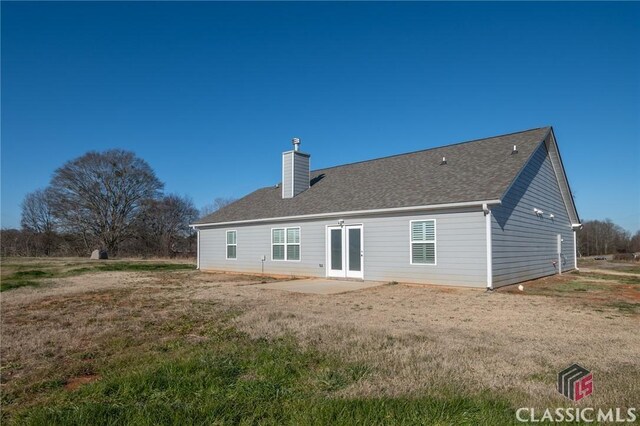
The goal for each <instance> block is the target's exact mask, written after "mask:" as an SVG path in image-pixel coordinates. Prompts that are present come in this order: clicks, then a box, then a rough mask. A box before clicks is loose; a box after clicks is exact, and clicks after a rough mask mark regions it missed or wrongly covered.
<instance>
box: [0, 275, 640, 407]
mask: <svg viewBox="0 0 640 426" xmlns="http://www.w3.org/2000/svg"><path fill="white" fill-rule="evenodd" d="M576 279H584V277H576V276H570V275H565V276H563V277H562V278H552V279H546V280H543V281H540V282H539V283H537V284H536V283H529V284H527V289H526V290H525V292H522V293H521V292H517V291H515V292H514V290H513V289H507V290H502V291H497V292H494V293H491V294H489V293H485V292H484V291H481V290H474V289H459V288H456V289H452V288H438V287H424V288H419V287H410V286H405V285H402V284H400V285H387V286H382V287H377V288H372V289H367V290H363V291H358V292H352V293H346V294H339V295H312V294H297V293H288V292H282V291H277V290H268V289H264V288H261V286H260V278H258V277H249V276H242V275H229V274H210V273H207V274H204V273H198V272H191V271H185V272H154V273H140V272H136V273H131V272H109V273H106V272H105V273H96V274H90V275H82V276H77V277H69V278H64V279H56V280H50V281H49V282H48V283H47V284H45V285H42V286H40V287H37V288H19V289H15V290H11V291H7V292H4V293H2V296H1V297H2V312H1V320H2V342H1V345H0V356H1V359H2V388H3V391H10V393H12V394H14V395H16V394H19V395H22V396H19V398H23V401H21V402H20V405H22V406H24V404H27V405H28V404H30V403H33V402H34V401H37V399H38V398H39V395H40V393H38V392H37V391H34V390H33V388H34V387H39V386H42V384H43V383H46V381H48V380H49V381H50V380H58V381H63V382H64V383H66V384H67V386H72V387H73V386H77V385H81V384H82V383H80V384H76V383H77V382H78V381H79V380H80V379H78V377H90V378H91V379H83V380H86V381H91V380H99V377H96V376H95V374H96V370H97V369H96V366H97V365H98V364H99V365H102V366H104V365H108V364H109V362H115V361H114V360H118V357H119V356H121V355H120V354H122V353H125V352H126V351H123V350H122V349H123V348H128V349H129V353H131V348H135V347H139V348H140V352H141V353H142V352H145V351H144V347H145V346H154V347H156V346H158V345H162V344H163V341H169V340H170V339H171V338H174V337H176V336H182V337H185V338H188V339H194V340H198V339H201V338H203V337H202V335H203V333H201V332H200V330H202V329H204V328H206V327H207V324H208V322H209V321H210V320H211V319H212V318H215V317H219V316H221V315H227V314H228V313H229V312H234V313H235V317H234V319H233V323H234V324H235V325H236V327H237V328H239V329H240V330H242V331H245V332H246V333H248V334H249V335H250V336H252V337H256V338H263V337H267V338H274V337H280V336H293V337H294V338H295V339H296V340H297V341H298V342H300V345H302V346H305V347H312V348H315V349H318V350H320V351H325V352H327V353H331V354H333V355H334V356H336V357H337V358H338V359H342V360H344V361H345V362H357V363H361V364H362V365H363V366H364V368H365V369H366V371H367V374H366V375H365V376H364V378H363V379H362V380H358V381H356V382H355V383H353V384H352V385H350V386H349V387H347V388H345V389H343V390H342V391H341V392H342V394H343V395H345V396H373V395H390V396H391V395H393V396H398V395H419V394H428V395H435V396H443V392H449V391H451V389H452V388H455V389H457V392H460V393H462V394H474V393H478V392H485V391H488V392H490V393H492V394H496V395H499V396H501V397H505V398H506V399H508V400H509V401H510V402H511V404H512V405H513V406H514V407H518V406H522V405H524V406H534V407H548V406H558V405H567V403H568V401H567V400H564V399H563V397H561V396H559V395H558V394H557V392H556V391H555V378H556V373H557V372H558V371H560V370H561V369H563V368H564V367H566V366H568V365H570V364H571V363H574V362H577V363H580V364H582V365H583V366H585V367H586V368H588V369H590V370H591V371H593V373H594V380H595V389H596V390H595V392H594V394H593V395H592V396H591V397H590V398H586V399H585V400H583V404H587V405H595V406H603V407H616V406H621V407H628V406H636V407H637V406H638V402H639V400H638V395H640V334H639V333H638V325H639V319H640V317H639V316H638V315H637V314H634V313H633V312H629V311H624V310H621V309H619V308H617V307H616V306H613V305H610V304H608V303H606V300H605V301H604V302H603V301H602V300H599V299H597V298H595V299H594V298H589V297H587V296H588V294H589V292H588V291H587V292H577V293H575V294H571V293H569V294H565V293H559V295H560V296H561V297H557V296H558V295H554V294H552V292H551V291H550V290H549V291H548V292H547V293H544V291H542V292H539V294H534V293H535V291H533V287H535V285H539V286H542V287H544V286H548V287H551V288H552V287H553V286H554V285H569V284H568V283H570V282H571V280H576ZM610 281H612V282H615V278H612V279H611V280H610ZM612 285H613V284H612ZM621 285H626V284H621ZM637 288H638V286H637V285H636V287H635V290H629V292H628V294H629V295H630V296H629V297H632V296H633V295H635V294H636V293H634V291H635V292H637V291H638V290H637ZM621 294H622V296H620V295H617V296H616V297H625V296H624V293H621ZM616 300H617V299H616ZM629 301H630V302H629V303H631V302H633V300H632V299H629ZM114 342H115V343H114ZM134 353H135V349H134ZM81 381H82V380H80V382H81ZM20 389H24V392H22V393H20V392H17V393H16V391H17V390H20ZM444 396H445V397H446V396H447V395H444Z"/></svg>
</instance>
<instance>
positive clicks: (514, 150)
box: [511, 145, 518, 155]
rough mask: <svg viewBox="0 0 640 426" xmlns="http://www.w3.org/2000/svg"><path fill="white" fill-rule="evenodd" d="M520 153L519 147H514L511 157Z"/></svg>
mask: <svg viewBox="0 0 640 426" xmlns="http://www.w3.org/2000/svg"><path fill="white" fill-rule="evenodd" d="M517 153H518V147H517V146H515V145H514V146H513V151H511V155H513V154H517Z"/></svg>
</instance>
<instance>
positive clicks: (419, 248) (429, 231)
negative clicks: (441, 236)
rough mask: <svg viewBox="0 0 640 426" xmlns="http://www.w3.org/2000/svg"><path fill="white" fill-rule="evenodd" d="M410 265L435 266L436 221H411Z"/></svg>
mask: <svg viewBox="0 0 640 426" xmlns="http://www.w3.org/2000/svg"><path fill="white" fill-rule="evenodd" d="M411 264H412V265H435V264H436V221H435V220H433V219H432V220H414V221H411Z"/></svg>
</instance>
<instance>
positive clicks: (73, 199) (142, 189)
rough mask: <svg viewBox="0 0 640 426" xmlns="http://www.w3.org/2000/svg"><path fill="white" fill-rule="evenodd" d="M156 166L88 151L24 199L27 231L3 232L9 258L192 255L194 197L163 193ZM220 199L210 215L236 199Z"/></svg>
mask: <svg viewBox="0 0 640 426" xmlns="http://www.w3.org/2000/svg"><path fill="white" fill-rule="evenodd" d="M163 188H164V184H163V183H162V182H161V181H160V180H159V179H158V178H157V176H156V174H155V172H154V171H153V169H152V168H151V167H150V166H149V164H148V163H147V162H146V161H144V160H143V159H141V158H139V157H137V156H136V155H135V154H134V153H132V152H129V151H124V150H109V151H105V152H88V153H87V154H85V155H83V156H81V157H78V158H76V159H74V160H71V161H69V162H67V163H65V164H64V165H63V166H62V167H60V168H58V169H57V170H56V171H55V172H54V173H53V176H52V178H51V181H50V183H49V186H48V187H46V188H44V189H38V190H36V191H34V192H32V193H29V194H27V195H26V197H25V198H24V201H23V202H22V206H21V207H22V216H21V229H4V230H2V235H1V238H0V245H1V247H0V254H1V255H2V256H88V255H89V254H90V253H91V252H92V251H93V250H95V249H101V250H106V251H107V253H108V254H109V256H120V257H123V256H143V257H144V256H163V257H175V256H193V255H195V251H196V241H195V233H194V232H193V231H192V230H191V229H190V228H189V224H190V223H193V222H194V221H195V220H196V219H198V217H199V216H200V213H199V212H198V210H197V209H196V208H195V206H194V204H193V201H192V200H191V199H189V198H187V197H183V196H179V195H175V194H164V193H163V192H162V190H163ZM232 201H233V200H232V199H222V198H220V199H216V200H215V201H214V203H213V204H211V205H208V206H206V207H205V211H204V212H203V213H211V212H213V211H215V210H217V209H218V208H220V207H223V206H224V205H226V204H229V203H230V202H232Z"/></svg>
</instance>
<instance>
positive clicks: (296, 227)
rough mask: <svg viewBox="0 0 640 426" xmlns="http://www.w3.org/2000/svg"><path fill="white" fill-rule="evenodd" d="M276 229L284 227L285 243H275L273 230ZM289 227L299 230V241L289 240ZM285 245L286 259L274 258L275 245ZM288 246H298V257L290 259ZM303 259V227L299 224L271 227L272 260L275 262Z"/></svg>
mask: <svg viewBox="0 0 640 426" xmlns="http://www.w3.org/2000/svg"><path fill="white" fill-rule="evenodd" d="M276 229H282V230H283V231H284V243H282V244H274V243H273V231H274V230H276ZM289 229H297V230H298V242H297V243H289V242H287V230H289ZM274 245H278V246H284V259H274V258H273V246H274ZM288 246H298V253H299V256H298V259H289V252H288V250H287V247H288ZM301 260H302V229H300V227H299V226H286V227H277V228H271V261H273V262H300V261H301Z"/></svg>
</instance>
